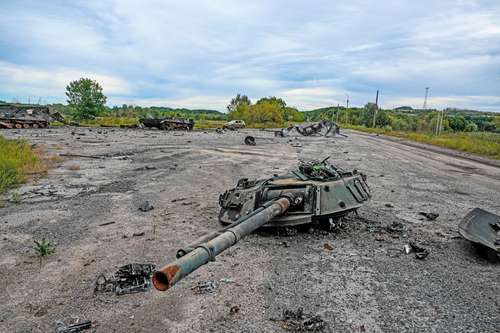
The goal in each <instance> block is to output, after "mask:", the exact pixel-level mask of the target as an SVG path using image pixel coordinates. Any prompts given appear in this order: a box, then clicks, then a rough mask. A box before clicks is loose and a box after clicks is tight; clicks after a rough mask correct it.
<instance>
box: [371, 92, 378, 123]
mask: <svg viewBox="0 0 500 333" xmlns="http://www.w3.org/2000/svg"><path fill="white" fill-rule="evenodd" d="M377 112H378V89H377V95H376V97H375V112H373V124H372V127H373V128H375V120H376V118H377Z"/></svg>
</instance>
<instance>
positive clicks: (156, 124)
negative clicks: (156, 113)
mask: <svg viewBox="0 0 500 333" xmlns="http://www.w3.org/2000/svg"><path fill="white" fill-rule="evenodd" d="M139 121H140V122H141V124H143V125H144V127H148V128H157V129H160V130H166V131H174V130H182V131H192V130H193V128H194V121H193V119H182V118H171V117H163V118H141V119H139Z"/></svg>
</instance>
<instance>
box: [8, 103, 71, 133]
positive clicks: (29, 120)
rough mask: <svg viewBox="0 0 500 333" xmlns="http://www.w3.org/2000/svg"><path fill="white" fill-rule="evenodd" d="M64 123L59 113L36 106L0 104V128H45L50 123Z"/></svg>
mask: <svg viewBox="0 0 500 333" xmlns="http://www.w3.org/2000/svg"><path fill="white" fill-rule="evenodd" d="M56 120H57V121H61V122H64V118H63V117H62V116H61V114H60V113H58V112H55V113H52V114H51V113H50V111H49V108H48V107H45V106H37V105H18V104H0V128H45V127H48V126H49V124H50V122H52V121H56Z"/></svg>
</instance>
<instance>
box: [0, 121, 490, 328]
mask: <svg viewBox="0 0 500 333" xmlns="http://www.w3.org/2000/svg"><path fill="white" fill-rule="evenodd" d="M344 133H345V134H347V135H348V137H347V138H320V137H312V138H304V137H298V138H296V139H294V138H274V137H273V136H272V133H269V132H264V131H257V130H244V131H240V132H228V133H226V134H217V133H215V132H212V131H209V132H190V133H180V132H161V131H143V130H131V129H130V130H126V129H107V128H103V129H95V128H94V129H88V128H57V129H49V130H2V131H1V132H0V134H2V135H4V136H6V137H9V138H19V137H25V138H27V139H28V140H29V142H31V143H33V144H37V145H41V146H44V147H46V150H47V152H48V153H49V154H53V155H59V154H73V155H81V156H85V157H64V159H63V161H62V162H61V165H60V166H59V167H58V168H56V169H52V170H50V171H49V174H48V176H47V177H45V178H42V179H39V180H38V181H36V182H35V183H30V184H26V185H24V186H22V187H20V188H18V189H16V190H15V192H16V193H17V194H14V195H13V194H12V192H11V193H8V194H7V195H5V196H4V197H3V198H2V200H3V203H2V207H1V208H0V237H1V238H0V251H1V254H0V280H1V281H2V282H1V289H0V299H1V300H2V301H1V302H0V331H1V332H50V331H53V330H54V328H55V327H56V324H55V322H56V320H61V319H62V320H66V319H68V318H71V317H79V318H82V319H91V320H92V321H93V327H94V328H93V330H94V331H95V332H153V331H154V332H280V331H283V329H282V328H281V327H280V323H279V322H278V321H276V320H273V319H279V318H280V317H281V314H282V312H283V310H284V309H291V310H296V309H297V308H299V307H300V308H303V309H304V312H307V313H311V314H314V315H319V316H321V318H322V319H323V320H325V322H326V327H325V329H324V331H326V332H498V328H499V327H500V317H499V313H500V311H499V310H500V307H499V303H500V298H499V295H500V280H499V279H498V276H499V273H500V266H499V265H498V264H495V263H492V262H490V261H487V260H486V259H483V258H481V257H480V256H478V254H477V253H476V251H475V250H474V248H473V247H472V246H471V245H470V244H469V243H468V242H466V241H464V240H462V239H460V238H457V237H456V235H457V224H458V222H459V220H460V219H461V218H462V217H463V216H464V215H465V214H466V213H467V211H468V210H470V209H471V208H473V207H482V208H484V209H487V210H489V211H492V212H494V213H497V214H500V168H498V167H495V166H491V165H485V164H482V163H477V162H474V161H470V160H464V159H460V158H456V157H452V156H449V155H446V154H440V153H436V152H431V151H427V150H425V149H421V148H417V147H410V146H406V145H403V144H400V143H397V142H390V141H387V140H381V139H380V138H376V137H370V136H366V135H362V134H359V133H356V132H352V131H344ZM247 134H251V135H253V136H255V138H256V142H257V145H256V146H255V147H249V146H245V145H244V144H243V138H244V136H245V135H247ZM290 140H293V141H299V142H300V143H301V144H302V147H292V145H291V144H290V143H289V141H290ZM328 155H330V156H331V161H332V162H334V163H335V164H337V165H338V166H340V167H342V168H344V169H354V168H355V169H358V170H360V171H362V172H364V173H365V174H367V175H368V180H367V181H368V183H369V184H370V186H371V189H372V193H373V198H372V201H371V202H370V203H369V204H368V205H366V206H365V207H363V208H362V209H360V211H359V216H358V217H356V216H351V217H349V218H348V221H347V223H346V224H345V226H344V228H343V229H341V230H339V231H338V232H336V233H327V232H323V231H320V230H313V231H310V232H305V231H304V232H303V231H301V232H298V233H297V234H295V235H289V236H283V235H277V234H274V233H264V232H260V233H258V234H254V235H251V236H249V237H247V238H246V239H244V240H242V241H241V242H240V243H239V244H238V245H237V246H235V247H234V248H232V249H230V250H228V251H227V252H226V253H224V254H222V255H221V256H220V257H219V258H218V259H217V261H216V262H214V263H211V264H209V265H206V266H205V267H203V268H201V269H200V270H198V271H197V272H195V273H194V274H192V275H191V276H189V277H187V278H186V279H185V280H183V281H182V282H180V283H179V284H178V285H176V286H175V287H174V288H173V289H172V290H170V291H168V292H166V293H160V292H157V291H153V290H151V291H148V292H143V293H137V294H132V295H122V296H116V295H113V294H97V295H96V294H94V283H95V280H96V277H97V276H98V275H99V274H101V273H104V274H107V275H108V274H111V273H113V272H114V271H115V270H116V269H117V268H118V267H119V266H122V265H124V264H128V263H133V262H137V263H155V264H158V265H163V264H165V263H167V262H168V261H170V260H171V259H173V258H174V256H175V252H176V250H177V249H178V248H179V247H180V246H181V245H184V244H186V243H188V242H189V241H190V240H193V239H195V238H197V237H198V236H200V235H201V234H203V233H205V232H207V231H211V230H213V229H215V228H217V227H218V221H217V215H218V203H217V201H218V195H219V194H220V193H222V192H223V191H224V190H226V189H227V188H229V187H232V186H234V185H235V184H236V181H237V180H238V179H239V178H243V177H248V178H252V177H259V178H262V177H267V176H271V175H273V174H275V173H282V172H284V171H286V170H289V169H291V168H293V167H294V166H295V165H296V164H297V161H298V159H299V158H300V159H308V158H322V157H326V156H328ZM145 200H149V201H150V202H151V203H152V204H153V206H154V209H153V210H152V211H149V212H141V211H139V210H138V207H139V206H140V205H141V204H142V203H143V202H144V201H145ZM419 212H434V213H439V217H438V218H437V219H436V220H435V221H427V220H426V219H424V218H423V217H422V216H421V215H419ZM110 222H113V223H110ZM395 222H399V223H401V224H402V225H403V227H404V228H403V230H399V231H398V230H396V231H394V230H392V229H391V228H390V226H391V225H393V224H394V223H395ZM108 223H110V224H108ZM102 224H106V225H102ZM391 231H392V232H391ZM141 233H144V234H143V235H142V236H134V234H136V235H137V234H138V235H141ZM42 237H45V238H46V239H49V240H51V241H53V242H55V243H56V244H57V245H56V252H55V254H53V255H50V256H49V257H47V259H45V260H44V261H43V263H42V266H41V268H40V266H39V263H38V259H37V258H36V257H35V256H34V251H33V248H32V244H33V239H40V238H42ZM409 240H419V241H421V242H423V244H425V246H426V247H427V248H428V249H429V250H430V255H429V256H428V257H427V258H426V259H424V260H417V259H415V258H414V257H413V256H412V255H405V254H403V252H402V249H403V246H404V245H405V244H407V243H408V241H409ZM325 244H328V245H330V246H331V248H333V250H330V249H326V248H325ZM327 247H328V246H327ZM228 279H229V280H228ZM208 280H214V281H217V282H219V283H218V288H217V289H216V291H215V292H213V293H208V294H203V295H196V294H193V292H192V291H191V287H192V286H193V285H194V284H196V283H197V282H200V281H208ZM221 280H223V281H232V282H220V281H221ZM233 306H238V308H239V311H236V313H233V314H231V313H230V309H231V307H233ZM233 312H235V311H233Z"/></svg>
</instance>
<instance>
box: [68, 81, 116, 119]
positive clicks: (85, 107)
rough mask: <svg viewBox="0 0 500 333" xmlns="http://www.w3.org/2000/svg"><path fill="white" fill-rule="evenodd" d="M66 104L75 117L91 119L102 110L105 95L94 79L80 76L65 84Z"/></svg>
mask: <svg viewBox="0 0 500 333" xmlns="http://www.w3.org/2000/svg"><path fill="white" fill-rule="evenodd" d="M66 96H67V97H68V104H69V106H70V107H71V108H72V109H73V111H74V116H75V118H77V119H92V118H95V117H96V116H98V115H99V113H101V112H102V111H103V110H104V104H106V96H104V94H103V93H102V87H101V86H100V85H99V83H97V82H96V81H93V80H91V79H86V78H81V79H80V80H77V81H72V82H70V84H69V85H68V86H66Z"/></svg>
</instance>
